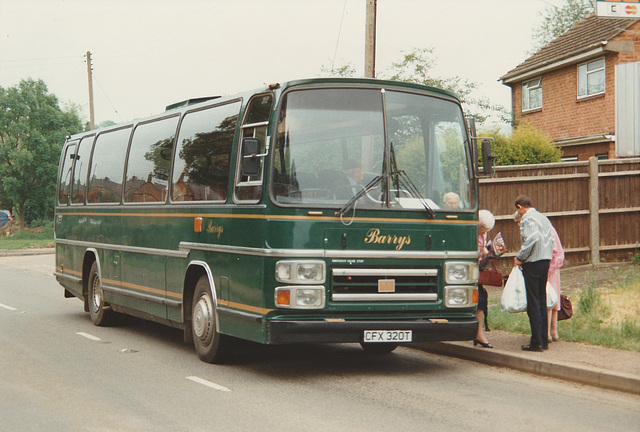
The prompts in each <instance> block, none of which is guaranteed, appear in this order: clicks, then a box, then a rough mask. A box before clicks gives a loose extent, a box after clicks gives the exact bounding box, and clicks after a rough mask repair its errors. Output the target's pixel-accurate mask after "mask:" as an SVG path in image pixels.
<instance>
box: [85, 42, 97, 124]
mask: <svg viewBox="0 0 640 432" xmlns="http://www.w3.org/2000/svg"><path fill="white" fill-rule="evenodd" d="M92 71H93V65H92V64H91V51H87V75H88V76H89V124H90V126H91V129H95V128H96V121H95V116H94V114H93V73H92Z"/></svg>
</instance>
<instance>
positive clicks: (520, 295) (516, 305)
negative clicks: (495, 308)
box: [500, 266, 527, 312]
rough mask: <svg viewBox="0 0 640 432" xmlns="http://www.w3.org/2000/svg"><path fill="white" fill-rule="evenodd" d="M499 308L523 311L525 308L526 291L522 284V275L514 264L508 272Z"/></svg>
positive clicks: (507, 310) (508, 310) (509, 310)
mask: <svg viewBox="0 0 640 432" xmlns="http://www.w3.org/2000/svg"><path fill="white" fill-rule="evenodd" d="M500 308H501V309H502V310H503V311H505V312H524V311H526V310H527V292H526V289H525V285H524V276H522V270H521V269H520V267H518V266H514V267H513V269H511V273H509V278H508V279H507V283H506V284H505V285H504V290H503V291H502V297H501V298H500Z"/></svg>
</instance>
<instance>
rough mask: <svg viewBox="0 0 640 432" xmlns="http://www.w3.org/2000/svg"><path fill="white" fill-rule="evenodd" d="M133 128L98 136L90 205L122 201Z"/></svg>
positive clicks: (90, 181)
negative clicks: (125, 169)
mask: <svg viewBox="0 0 640 432" xmlns="http://www.w3.org/2000/svg"><path fill="white" fill-rule="evenodd" d="M130 136H131V127H126V128H124V129H117V130H114V131H109V132H105V133H102V134H100V135H98V138H97V139H96V144H95V146H94V149H93V156H92V157H91V172H90V180H89V193H88V194H87V202H89V203H119V202H120V201H121V200H122V175H123V171H124V158H125V155H126V152H127V145H128V144H129V137H130Z"/></svg>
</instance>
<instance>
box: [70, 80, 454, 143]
mask: <svg viewBox="0 0 640 432" xmlns="http://www.w3.org/2000/svg"><path fill="white" fill-rule="evenodd" d="M338 84H343V85H363V86H371V87H395V88H398V87H403V88H406V89H414V90H420V91H422V92H424V91H426V92H428V93H432V94H433V95H434V96H444V97H446V98H450V99H453V100H455V101H456V102H458V103H460V99H459V98H458V97H457V95H456V94H455V93H453V92H451V91H448V90H443V89H439V88H436V87H431V86H426V85H422V84H417V83H411V82H405V81H391V80H382V79H377V78H352V77H330V78H306V79H298V80H291V81H285V82H282V83H274V84H270V85H268V86H266V87H261V88H256V89H253V90H250V91H245V92H240V93H236V94H233V95H227V96H205V97H198V98H190V99H187V100H184V101H180V102H177V103H173V104H170V105H167V106H166V108H165V111H163V112H159V113H158V114H155V115H152V116H149V117H144V118H138V119H134V120H131V121H128V122H123V123H118V124H114V125H110V126H105V127H101V128H96V129H92V130H90V131H84V132H79V133H77V134H74V135H72V136H69V137H67V141H70V140H73V139H79V138H81V137H83V136H86V135H90V134H95V133H99V132H101V131H103V130H110V129H117V128H120V127H123V126H127V125H135V124H137V123H140V122H144V121H147V120H151V119H155V118H158V117H162V116H164V115H166V114H167V112H169V111H184V110H187V109H192V108H193V107H196V106H198V105H204V104H207V103H211V102H212V101H213V100H216V101H217V102H223V101H226V100H233V99H238V98H244V97H247V98H248V97H250V96H252V95H254V94H258V93H265V92H268V91H272V90H275V89H280V90H281V91H285V90H287V89H289V88H292V87H303V86H319V87H323V86H327V87H330V86H335V85H338Z"/></svg>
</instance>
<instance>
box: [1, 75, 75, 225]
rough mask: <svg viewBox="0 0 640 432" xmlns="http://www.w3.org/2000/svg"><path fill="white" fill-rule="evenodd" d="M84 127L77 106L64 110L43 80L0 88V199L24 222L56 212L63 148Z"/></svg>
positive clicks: (47, 216)
mask: <svg viewBox="0 0 640 432" xmlns="http://www.w3.org/2000/svg"><path fill="white" fill-rule="evenodd" d="M80 130H82V123H81V121H80V118H79V116H78V113H77V111H76V110H75V109H73V108H71V109H66V110H62V109H61V108H60V106H59V104H58V99H57V98H56V96H55V95H53V94H50V93H49V92H48V89H47V86H46V84H45V83H44V81H42V80H37V81H35V80H33V79H27V80H22V81H21V82H20V84H18V85H17V86H14V87H10V88H8V89H4V88H2V87H0V201H2V202H3V203H4V205H7V204H10V205H11V206H12V207H14V209H15V211H16V214H17V216H18V219H19V221H20V227H21V228H24V227H25V224H27V223H31V222H32V221H34V220H36V219H40V220H42V219H46V218H52V217H53V208H54V203H55V191H56V177H57V171H58V160H59V157H60V150H61V148H62V144H63V143H64V140H65V137H66V136H67V135H71V134H74V133H76V132H79V131H80Z"/></svg>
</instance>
